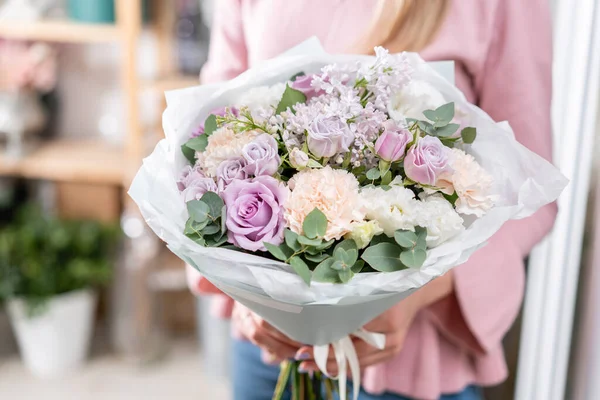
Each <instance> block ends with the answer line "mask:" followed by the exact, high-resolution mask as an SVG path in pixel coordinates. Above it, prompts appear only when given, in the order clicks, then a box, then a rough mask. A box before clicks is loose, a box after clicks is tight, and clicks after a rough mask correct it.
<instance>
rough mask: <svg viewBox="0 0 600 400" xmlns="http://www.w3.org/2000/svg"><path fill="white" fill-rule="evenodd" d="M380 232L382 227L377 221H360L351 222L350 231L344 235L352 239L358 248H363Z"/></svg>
mask: <svg viewBox="0 0 600 400" xmlns="http://www.w3.org/2000/svg"><path fill="white" fill-rule="evenodd" d="M380 233H383V229H382V228H381V226H380V225H379V222H377V221H375V220H373V221H361V222H355V223H353V224H352V231H351V232H350V233H347V234H346V235H345V236H344V237H345V238H346V239H352V240H354V241H355V242H356V246H358V248H359V249H364V248H365V247H367V246H368V245H369V243H371V239H373V237H374V236H377V235H379V234H380Z"/></svg>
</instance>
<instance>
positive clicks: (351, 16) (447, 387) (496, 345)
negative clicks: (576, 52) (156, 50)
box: [191, 0, 556, 400]
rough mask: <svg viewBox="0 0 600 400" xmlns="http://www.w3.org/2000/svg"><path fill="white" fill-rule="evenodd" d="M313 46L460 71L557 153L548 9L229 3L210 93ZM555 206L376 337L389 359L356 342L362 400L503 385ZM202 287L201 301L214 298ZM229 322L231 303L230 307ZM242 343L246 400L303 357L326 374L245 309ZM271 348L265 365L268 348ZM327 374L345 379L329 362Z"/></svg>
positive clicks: (525, 5) (373, 326) (497, 111)
mask: <svg viewBox="0 0 600 400" xmlns="http://www.w3.org/2000/svg"><path fill="white" fill-rule="evenodd" d="M310 36H317V37H318V38H319V39H320V40H321V42H322V43H323V45H324V47H325V49H326V50H327V51H329V52H334V53H340V52H351V53H360V52H363V53H367V52H371V51H372V48H373V47H374V46H376V45H383V46H385V47H387V48H388V49H390V50H391V51H392V52H397V51H402V50H410V51H418V52H419V53H420V54H421V55H422V57H423V58H425V59H426V60H430V61H433V60H454V61H455V64H456V85H457V86H458V87H459V88H460V89H461V90H462V91H463V92H464V93H465V95H466V97H467V98H468V99H469V100H470V101H471V102H473V103H476V104H478V105H479V106H480V107H481V108H482V109H484V110H485V111H486V112H487V113H488V114H490V115H491V116H492V118H494V119H495V120H497V121H503V120H508V121H509V122H510V124H511V125H512V127H513V129H514V131H515V134H516V137H517V139H518V140H519V141H520V142H521V143H523V144H524V145H525V146H527V147H529V148H530V149H531V150H533V151H535V152H537V153H538V154H540V155H542V156H543V157H545V158H550V155H551V131H550V115H549V114H550V96H551V33H550V16H549V10H548V4H547V0H528V1H522V0H486V1H481V0H460V1H449V0H404V1H402V0H383V1H379V2H378V3H376V2H374V1H373V0H352V1H348V0H346V1H344V0H330V1H321V0H302V1H300V0H298V1H281V0H279V1H275V0H262V1H260V0H219V2H218V3H217V10H216V17H215V21H214V27H213V36H212V43H211V52H210V56H209V61H208V63H207V65H206V67H205V68H204V71H203V74H202V79H203V82H209V81H217V80H225V79H230V78H233V77H234V76H236V75H238V74H239V73H241V72H243V71H244V70H245V69H247V68H249V67H251V66H252V65H254V64H255V63H257V62H260V61H262V60H265V59H268V58H271V57H274V56H276V55H278V54H279V53H281V52H283V51H285V50H286V49H288V48H290V47H292V46H294V45H296V44H298V43H300V42H301V41H303V40H305V39H307V38H308V37H310ZM555 214H556V207H555V205H549V206H546V207H544V208H543V209H541V210H540V211H539V212H538V213H536V214H535V215H534V216H532V217H530V218H528V219H526V220H521V221H511V222H509V223H508V224H507V225H506V226H505V227H503V229H502V230H501V231H500V232H498V233H497V234H496V235H495V236H494V237H493V238H492V239H491V241H490V243H489V244H488V245H487V246H486V247H484V248H483V249H481V250H480V251H478V252H477V253H476V254H475V255H474V256H473V257H471V259H470V260H469V261H468V262H467V263H465V264H464V265H461V266H459V267H457V268H455V269H454V270H453V271H452V272H451V273H448V274H446V275H445V276H443V277H441V278H438V279H436V280H434V281H433V282H431V283H430V284H428V285H426V286H425V287H423V288H422V289H420V290H419V291H417V292H416V293H415V294H413V295H412V296H410V297H409V298H407V299H405V300H403V301H402V302H400V303H399V304H397V305H396V306H394V307H393V308H392V309H390V310H389V311H387V312H386V313H384V314H383V315H381V316H379V317H378V318H376V319H375V320H374V321H372V322H371V323H369V324H367V325H366V326H365V328H366V329H368V330H370V331H374V332H381V333H385V334H386V335H387V341H386V348H385V349H384V350H377V349H374V348H372V347H370V346H368V345H366V344H364V343H359V344H358V346H357V352H358V354H359V358H360V363H361V367H362V370H363V371H364V377H363V391H362V392H361V400H375V399H379V400H384V399H385V400H392V399H394V400H399V399H439V398H441V399H460V400H467V399H469V400H470V399H480V398H481V397H480V394H479V391H478V387H480V386H486V385H494V384H497V383H499V382H501V381H503V380H504V379H505V378H506V375H507V368H506V364H505V361H504V355H503V350H502V343H501V342H502V337H503V336H504V334H505V333H506V331H507V330H508V329H509V327H510V326H511V324H512V323H513V321H514V319H515V317H516V315H517V313H518V311H519V308H520V305H521V301H522V298H523V290H524V283H525V275H524V266H523V259H524V258H525V257H526V256H527V254H528V253H529V251H530V250H531V248H532V247H533V246H534V245H535V244H536V243H537V242H538V241H540V240H541V239H542V237H543V236H544V235H546V233H548V231H549V230H550V229H551V227H552V223H553V221H554V217H555ZM197 279H198V278H197V277H196V276H193V280H192V282H191V286H192V288H193V289H194V290H196V291H198V290H200V291H204V292H207V291H208V292H210V291H211V290H212V291H214V288H211V287H210V284H209V283H208V282H205V281H202V280H197ZM223 305H224V307H223V308H222V310H221V311H222V313H221V314H222V315H223V314H227V313H228V311H231V307H232V302H231V301H228V303H225V304H223ZM233 314H234V316H233V318H234V322H235V323H236V326H237V329H238V333H239V334H240V335H241V337H243V338H245V339H246V340H249V341H250V342H251V343H250V342H248V341H246V340H236V341H235V344H234V349H233V352H234V355H233V357H234V364H233V367H234V376H233V380H234V395H235V399H236V400H255V399H256V400H259V399H261V400H262V399H268V398H270V395H271V393H272V391H273V388H274V386H275V380H276V378H277V375H278V367H277V366H276V364H275V365H267V364H266V363H267V362H276V361H277V360H280V359H284V358H289V357H296V358H297V359H301V360H304V362H303V364H302V365H301V367H302V368H304V369H305V370H307V371H311V370H314V369H315V368H316V365H315V363H314V360H313V359H312V353H311V350H310V348H309V347H305V346H302V345H301V344H299V343H295V342H293V341H291V340H289V339H288V338H286V337H285V336H284V335H283V334H281V333H279V332H278V331H277V330H275V329H274V328H273V327H271V326H269V325H268V324H267V323H265V322H264V321H262V320H261V319H260V318H259V317H258V316H256V315H254V314H252V313H251V312H249V311H248V310H245V309H243V308H242V307H236V308H235V310H234V313H233ZM260 349H262V350H263V351H262V360H261V351H260ZM329 370H330V371H331V370H334V372H335V362H333V360H330V366H329Z"/></svg>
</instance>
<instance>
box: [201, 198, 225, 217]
mask: <svg viewBox="0 0 600 400" xmlns="http://www.w3.org/2000/svg"><path fill="white" fill-rule="evenodd" d="M200 201H203V202H204V203H206V204H207V205H208V207H209V208H210V211H209V215H210V216H211V217H212V219H215V220H216V219H217V218H219V217H220V216H221V214H222V211H223V206H224V205H225V203H224V202H223V199H221V197H219V195H218V194H216V193H215V192H206V193H204V194H203V195H202V197H201V198H200Z"/></svg>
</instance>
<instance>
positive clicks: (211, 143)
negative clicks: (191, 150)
mask: <svg viewBox="0 0 600 400" xmlns="http://www.w3.org/2000/svg"><path fill="white" fill-rule="evenodd" d="M259 133H260V132H256V131H247V132H242V133H235V132H234V131H232V130H231V129H229V128H227V127H223V128H220V129H217V130H216V131H214V133H213V134H212V135H210V137H209V138H208V145H207V146H206V149H205V150H204V152H202V153H200V152H197V153H196V156H197V158H198V162H197V163H198V165H200V166H202V169H203V170H204V172H205V173H206V175H208V176H210V177H214V176H216V174H217V168H218V167H219V164H221V163H222V162H223V161H225V160H229V159H231V158H235V157H240V156H241V155H242V149H243V148H244V146H245V145H246V144H248V143H250V142H251V141H252V140H253V139H254V138H255V137H257V136H258V135H259Z"/></svg>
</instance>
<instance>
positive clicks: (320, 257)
mask: <svg viewBox="0 0 600 400" xmlns="http://www.w3.org/2000/svg"><path fill="white" fill-rule="evenodd" d="M330 257H331V256H330V255H329V254H327V253H322V254H315V255H313V254H306V253H305V254H304V258H306V259H307V260H308V261H312V262H314V263H320V262H322V261H325V260H327V259H328V258H330Z"/></svg>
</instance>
